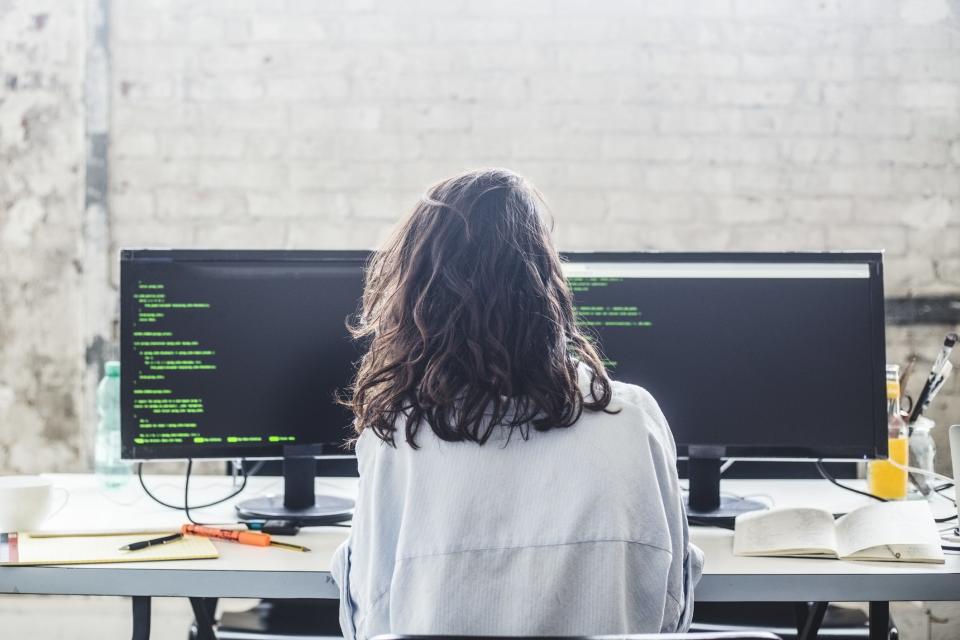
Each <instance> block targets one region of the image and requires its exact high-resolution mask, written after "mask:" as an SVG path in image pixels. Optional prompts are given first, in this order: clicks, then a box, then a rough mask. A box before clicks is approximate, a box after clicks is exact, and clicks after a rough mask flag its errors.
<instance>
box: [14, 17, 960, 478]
mask: <svg viewBox="0 0 960 640" xmlns="http://www.w3.org/2000/svg"><path fill="white" fill-rule="evenodd" d="M47 5H49V6H50V7H52V9H51V10H50V11H49V16H48V18H46V19H45V21H44V20H41V19H40V18H36V17H35V16H36V15H39V14H42V13H43V10H42V9H36V7H41V8H42V7H44V6H47ZM0 6H2V7H3V9H0V15H2V16H3V21H4V22H3V24H4V27H3V29H4V33H5V35H6V36H7V37H6V38H5V41H4V42H5V44H4V46H5V47H6V49H5V55H4V57H3V63H2V64H3V65H4V74H5V78H7V86H6V87H5V89H4V91H5V96H10V98H9V99H8V100H7V102H5V103H4V105H3V113H4V117H3V121H2V123H0V124H2V131H3V145H4V146H3V151H2V152H3V154H4V157H9V158H14V159H13V160H12V162H14V163H15V166H14V170H13V172H12V173H11V174H10V175H11V176H13V177H12V178H9V179H7V180H6V181H5V182H4V184H3V186H2V187H0V188H2V189H4V190H5V191H0V196H2V198H3V204H4V207H3V216H4V218H3V232H2V238H3V240H2V241H3V242H4V257H3V259H2V260H3V264H4V265H5V269H6V271H5V272H4V273H3V276H2V278H0V287H2V288H0V291H2V292H3V293H4V296H5V299H4V303H5V304H4V311H3V314H4V315H3V318H4V320H5V322H4V326H5V327H9V328H5V329H4V331H5V333H4V336H3V339H2V340H3V341H2V343H0V350H2V351H0V353H3V354H4V359H3V364H0V367H3V369H2V371H4V372H5V373H4V377H3V378H2V379H0V415H7V414H3V413H2V412H3V411H7V412H8V414H9V412H11V411H13V412H15V413H14V414H12V415H15V417H16V420H14V422H15V421H17V420H20V421H22V420H23V418H21V417H19V416H21V414H24V413H26V414H29V415H30V416H32V417H31V418H30V420H32V421H33V422H28V424H31V425H33V427H32V429H34V430H35V431H38V432H40V433H43V432H44V430H47V429H54V430H58V429H62V430H63V431H64V433H72V432H73V430H75V428H76V421H77V420H78V418H76V417H75V416H76V415H79V414H78V413H77V412H76V411H75V408H74V409H69V410H68V409H66V408H64V409H62V410H58V412H57V414H56V415H55V416H52V415H46V414H45V413H44V412H49V409H46V408H40V405H41V402H40V397H39V396H38V394H39V393H40V390H41V389H43V390H45V391H43V393H52V394H53V395H54V396H56V397H57V398H71V400H70V402H77V398H76V397H75V394H74V391H73V390H72V387H71V384H72V382H71V380H72V378H71V376H72V375H73V374H72V373H71V372H72V369H71V367H75V366H77V364H76V363H77V361H78V357H79V356H78V354H80V353H82V349H83V346H84V345H77V344H75V342H73V337H72V336H74V335H75V332H74V327H73V325H72V323H74V320H73V319H72V317H71V316H70V314H69V313H67V314H63V313H61V314H52V313H45V309H47V307H45V306H43V304H39V303H38V304H35V305H34V306H33V307H32V308H30V309H29V310H28V309H26V308H22V305H21V304H20V302H19V301H20V298H19V297H18V296H21V295H26V294H24V293H21V288H20V287H19V284H20V283H23V284H24V285H25V286H26V289H24V290H32V289H37V288H39V287H40V285H37V284H35V282H36V280H37V279H38V278H41V277H42V278H43V282H44V283H46V284H44V285H43V286H44V287H49V288H50V292H49V293H47V294H45V295H47V297H48V302H49V304H50V305H53V304H59V305H63V304H64V303H65V302H68V301H70V300H71V296H75V295H78V293H77V292H76V291H75V289H73V288H71V287H70V283H71V282H72V280H71V278H72V277H73V275H72V274H71V272H70V264H71V255H72V252H73V251H74V250H75V247H74V245H73V244H71V242H72V240H71V238H73V237H75V234H74V231H75V228H76V224H77V220H78V217H79V213H78V211H77V210H76V201H77V188H78V182H77V177H76V174H75V173H73V171H76V170H77V168H76V166H75V164H76V159H77V158H78V157H79V156H78V153H79V150H78V149H77V146H76V145H77V138H76V134H77V130H78V127H79V126H80V125H79V122H80V118H81V116H82V107H81V106H80V105H79V104H78V99H79V95H80V94H79V92H78V91H77V82H78V79H79V77H80V76H79V75H78V73H79V71H80V70H79V69H78V68H77V65H76V60H77V58H78V57H79V55H78V54H79V53H80V50H79V49H77V44H78V43H77V40H76V35H77V33H78V32H77V25H78V23H79V22H81V21H82V18H83V17H82V15H78V14H77V11H76V9H75V8H73V5H72V4H71V3H67V2H64V1H60V2H56V1H54V0H48V1H47V2H45V3H35V2H25V1H22V0H21V1H13V0H8V1H7V2H6V3H4V4H2V5H0ZM41 22H42V23H44V24H45V25H46V26H45V27H44V28H38V27H37V25H38V24H40V23H41ZM958 25H960V16H958V7H957V4H956V2H950V1H948V0H902V1H901V0H799V1H798V0H777V1H771V0H763V1H761V0H742V1H741V0H697V1H693V0H685V1H682V2H658V1H654V0H631V1H627V0H608V1H606V2H599V3H598V2H585V1H583V0H526V1H525V2H522V3H507V2H501V1H497V2H494V1H491V0H488V1H486V2H468V1H467V0H416V1H406V2H403V3H394V2H388V1H387V0H332V1H330V2H313V1H310V0H282V1H278V0H271V1H269V2H267V1H261V0H206V1H204V2H192V1H187V0H125V1H123V2H113V3H112V20H111V49H112V52H111V67H112V74H113V79H112V95H111V140H112V143H111V147H110V150H109V160H110V170H111V185H110V215H111V221H110V234H111V243H112V246H113V248H114V249H116V248H119V247H122V246H151V245H158V246H181V247H191V246H214V247H251V248H256V247H279V248H283V247H290V248H294V247H298V248H302V247H315V248H325V247H369V246H374V245H376V244H377V243H378V242H379V241H380V240H381V239H382V238H383V237H384V236H385V234H386V233H387V232H388V230H389V228H390V226H391V225H392V224H393V222H394V221H395V220H396V219H397V218H398V217H399V216H400V215H402V214H403V213H404V212H406V211H407V210H409V208H410V207H411V206H412V204H413V203H414V201H415V200H416V198H417V197H418V196H419V194H421V193H422V191H423V190H424V188H425V187H426V186H427V185H428V184H430V183H431V182H433V181H435V180H437V179H440V178H443V177H445V176H448V175H450V174H452V173H454V172H457V171H460V170H462V169H466V168H470V167H476V166H480V165H505V166H508V167H511V168H513V169H515V170H517V171H519V172H521V173H523V174H526V175H528V176H529V177H530V178H531V179H532V180H533V181H534V182H535V183H536V184H537V185H538V186H539V187H540V188H541V190H542V191H543V192H544V193H545V194H546V195H547V198H548V200H549V201H550V203H551V205H552V208H553V211H554V215H555V218H556V221H557V227H556V228H557V231H556V234H557V239H558V242H559V244H560V245H561V247H562V248H565V249H621V250H629V249H667V250H794V249H796V250H803V249H865V248H870V249H874V248H878V249H884V250H886V252H887V259H886V272H887V290H888V293H890V294H893V295H898V296H902V295H913V294H917V295H923V294H956V293H957V292H958V291H960V257H958V256H960V246H958V245H960V171H958V169H960V64H958V62H957V60H960V29H958ZM56 29H61V30H63V31H55V30H56ZM54 33H55V34H57V35H58V36H59V37H53V35H52V34H54ZM17 47H19V48H20V49H21V52H20V53H19V54H16V55H13V56H11V55H9V52H10V51H16V50H17V49H16V48H17ZM11 76H17V78H18V80H17V82H19V83H20V86H19V87H16V88H15V90H12V89H11V88H10V87H9V83H10V82H11V81H10V80H9V78H10V77H11ZM28 85H29V87H28ZM41 113H42V114H45V115H42V116H41V115H40V114H41ZM31 114H33V115H31ZM24 115H26V116H27V118H26V120H25V121H26V122H30V124H31V128H30V131H31V132H32V135H29V136H27V135H26V134H24V135H23V136H22V138H23V139H22V140H19V141H11V138H10V136H11V135H15V133H16V131H17V128H18V127H19V126H20V125H19V124H18V123H19V122H20V120H21V118H22V116H24ZM31 118H32V119H31ZM41 133H42V135H41ZM30 158H33V160H30ZM28 163H32V164H28ZM50 194H53V196H52V197H51V195H50ZM40 226H42V228H43V229H44V232H43V234H37V233H36V232H35V230H36V229H37V228H39V227H40ZM71 234H74V235H71ZM25 247H29V250H28V249H26V248H25ZM12 256H18V258H13V257H12ZM38 274H39V275H38ZM102 286H103V287H104V288H106V289H108V293H109V292H110V291H109V290H110V289H115V287H116V270H115V269H114V271H113V273H112V276H111V278H110V280H109V281H108V282H104V283H102ZM64 308H69V305H66V307H64ZM34 317H39V318H41V322H40V324H39V325H38V324H36V323H35V322H33V318H34ZM44 323H47V324H50V325H51V327H50V329H49V330H48V331H49V333H50V335H51V336H53V338H54V339H52V340H48V339H40V338H38V337H36V335H37V334H36V328H37V327H38V326H40V327H44V326H45V325H44ZM53 324H56V327H53V326H52V325H53ZM28 328H29V330H28ZM948 329H949V327H925V328H924V327H914V328H910V329H904V330H900V329H892V330H891V331H890V352H891V360H902V359H904V358H906V357H907V355H909V354H910V353H913V352H916V353H918V354H920V355H921V356H922V357H923V358H929V357H930V355H932V353H933V351H934V349H935V345H936V344H937V342H938V341H939V340H940V339H941V337H942V334H943V333H944V332H945V331H946V330H948ZM44 335H45V334H44ZM104 338H105V339H107V340H111V339H114V336H104ZM32 340H33V341H36V347H35V350H37V351H38V352H39V355H38V354H34V353H33V352H32V351H30V349H34V347H28V346H24V345H26V344H30V343H31V342H30V341H32ZM46 351H54V353H49V354H48V353H46ZM48 361H49V362H50V363H52V364H51V365H50V367H49V371H47V372H46V373H44V372H39V373H27V372H32V371H33V370H34V368H35V367H36V366H37V365H36V363H37V362H48ZM922 363H923V361H921V364H922ZM45 371H46V370H45ZM31 380H33V381H31ZM31 389H32V391H31ZM81 401H82V402H84V403H89V402H90V399H89V398H85V399H82V400H81ZM61 402H66V401H65V400H63V401H61ZM958 402H960V376H958V380H955V381H953V382H952V383H951V385H950V388H949V389H948V390H947V391H946V392H945V394H944V396H942V406H938V407H936V408H935V410H934V417H936V418H937V420H938V421H939V422H948V421H951V419H952V420H953V421H957V420H958V419H960V415H958V413H957V411H958V409H957V407H958ZM43 404H44V406H45V407H49V406H50V403H49V402H44V403H43ZM3 407H7V408H6V409H3ZM71 411H72V413H71ZM10 423H11V421H10V419H9V418H8V419H7V420H6V422H5V423H4V424H10ZM51 425H54V426H51ZM53 435H54V436H57V437H51V438H50V439H49V442H51V443H62V442H64V439H63V438H61V437H59V435H60V434H59V432H56V433H54V434H53ZM38 437H43V436H38ZM12 440H13V438H11V437H10V436H7V437H6V438H0V453H2V452H4V451H6V450H5V449H3V447H8V448H9V447H10V446H11V441H12ZM46 441H47V440H44V442H46ZM67 441H69V438H67ZM944 444H945V443H944ZM51 446H52V447H53V448H54V449H55V448H56V447H57V446H65V445H62V444H55V445H51ZM54 457H55V460H56V461H57V462H56V463H55V465H54V466H57V465H59V466H61V467H63V468H82V467H84V465H86V464H87V463H88V460H87V459H86V458H84V457H83V455H82V452H81V451H80V450H79V449H77V447H73V448H72V449H70V450H65V452H64V453H63V455H62V456H60V454H56V455H55V456H54ZM0 461H2V458H0ZM6 464H7V466H11V467H12V468H21V467H23V468H26V467H29V466H37V465H38V464H39V463H36V462H35V461H32V460H30V459H24V458H22V457H18V458H17V460H16V461H14V462H9V458H8V462H7V463H6ZM44 464H46V463H45V462H44ZM0 465H2V462H0ZM47 466H49V465H47ZM44 468H46V467H44Z"/></svg>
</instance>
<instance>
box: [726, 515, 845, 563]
mask: <svg viewBox="0 0 960 640" xmlns="http://www.w3.org/2000/svg"><path fill="white" fill-rule="evenodd" d="M733 553H734V555H738V556H762V555H765V556H775V555H827V556H836V555H837V539H836V533H835V531H834V524H833V514H831V513H830V512H829V511H824V510H822V509H770V510H769V511H754V512H751V513H745V514H743V515H740V516H737V521H736V529H735V531H734V536H733Z"/></svg>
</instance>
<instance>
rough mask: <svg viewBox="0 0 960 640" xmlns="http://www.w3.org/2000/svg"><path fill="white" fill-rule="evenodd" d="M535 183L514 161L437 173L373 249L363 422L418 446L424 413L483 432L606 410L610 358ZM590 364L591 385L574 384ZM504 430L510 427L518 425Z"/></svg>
mask: <svg viewBox="0 0 960 640" xmlns="http://www.w3.org/2000/svg"><path fill="white" fill-rule="evenodd" d="M547 215H548V212H547V209H546V204H545V202H544V200H543V198H542V197H541V196H540V194H539V192H538V191H537V190H536V189H535V188H534V187H533V186H532V185H530V184H529V183H528V182H527V181H526V180H524V179H523V178H522V177H520V176H518V175H517V174H515V173H513V172H511V171H508V170H505V169H485V170H479V171H471V172H468V173H464V174H462V175H458V176H454V177H453V178H450V179H448V180H444V181H443V182H440V183H438V184H436V185H434V186H433V187H432V188H431V189H430V190H429V191H428V193H427V195H426V196H425V197H424V198H422V199H421V200H420V201H419V202H418V203H417V205H416V207H415V208H414V210H413V212H412V213H411V214H410V215H409V216H408V217H407V218H406V219H405V220H404V221H402V222H401V223H400V224H399V226H398V227H397V228H396V230H395V231H394V233H393V235H392V237H391V238H390V239H389V240H388V241H387V243H386V245H385V246H384V247H383V248H381V249H380V250H379V251H377V252H376V253H375V254H374V255H373V257H372V258H371V262H370V264H369V265H368V268H367V273H366V287H365V289H364V295H363V307H362V310H361V313H360V316H359V318H358V320H357V321H356V322H355V324H354V325H353V326H352V327H351V330H352V332H353V334H354V337H355V338H358V339H364V340H368V341H369V349H368V351H367V352H366V354H365V355H364V357H363V359H362V360H361V362H360V367H359V371H358V373H357V377H356V380H355V381H354V384H353V386H352V387H351V390H350V391H351V396H350V398H349V399H348V400H346V401H345V404H347V406H349V407H350V408H351V409H352V410H353V413H354V415H355V423H354V427H355V429H356V432H357V434H360V433H362V432H363V431H364V430H366V429H372V430H373V432H374V433H375V434H376V435H377V436H378V437H380V438H381V439H382V440H384V441H386V442H388V443H390V444H392V445H394V446H395V445H396V443H395V441H394V434H395V432H396V431H397V429H398V428H400V427H401V425H402V428H403V429H404V434H405V439H406V441H407V443H409V444H410V445H411V446H412V447H414V448H416V447H417V444H416V434H417V431H418V429H419V428H420V426H421V425H422V424H423V423H426V424H427V425H429V426H430V428H431V429H432V430H433V432H434V433H436V435H437V436H438V437H440V438H441V439H443V440H447V441H463V440H467V441H472V442H476V443H478V444H483V443H485V442H486V441H487V440H488V439H489V438H490V435H491V434H492V433H493V431H494V429H496V428H498V427H500V426H505V427H508V428H509V430H510V431H509V434H512V433H513V432H514V430H519V432H520V434H521V436H522V437H523V438H525V439H526V438H527V437H528V436H529V427H530V426H532V427H533V428H534V429H536V430H538V431H547V430H549V429H553V428H559V427H568V426H570V425H572V424H573V423H574V422H576V421H577V419H578V418H579V417H580V415H581V413H582V412H583V410H584V409H589V410H593V411H599V410H606V408H607V405H609V403H610V398H611V388H610V381H609V379H608V377H607V374H606V371H605V369H604V366H603V362H602V360H601V359H600V357H599V356H598V354H597V351H596V350H595V349H594V347H593V346H592V345H591V343H590V342H589V341H588V340H587V339H586V338H585V337H584V336H583V335H582V334H581V333H580V331H579V330H578V328H577V325H576V323H575V321H574V309H573V302H572V296H571V293H570V289H569V288H568V286H567V283H566V280H565V279H564V277H563V274H562V273H561V267H560V256H559V254H558V253H557V250H556V249H555V247H554V245H553V242H552V240H551V238H550V229H549V227H548V225H547V219H546V217H547ZM579 366H584V367H586V369H588V370H589V375H590V387H589V388H590V393H589V394H588V398H585V397H584V394H582V393H581V390H580V387H579V385H578V367H579ZM509 434H508V435H509Z"/></svg>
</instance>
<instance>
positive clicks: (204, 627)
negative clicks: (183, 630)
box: [190, 598, 217, 640]
mask: <svg viewBox="0 0 960 640" xmlns="http://www.w3.org/2000/svg"><path fill="white" fill-rule="evenodd" d="M208 600H212V601H213V610H211V608H210V607H209V606H208V602H207V601H208ZM190 606H191V607H193V617H194V618H195V619H196V621H197V640H217V636H216V634H215V633H214V632H213V617H214V615H215V614H214V611H215V610H216V606H217V600H216V598H190Z"/></svg>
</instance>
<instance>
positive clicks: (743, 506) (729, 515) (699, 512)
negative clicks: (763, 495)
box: [687, 496, 767, 526]
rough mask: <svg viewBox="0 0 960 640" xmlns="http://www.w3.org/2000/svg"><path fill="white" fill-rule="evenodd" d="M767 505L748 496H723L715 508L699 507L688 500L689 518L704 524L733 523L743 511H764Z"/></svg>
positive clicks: (719, 524)
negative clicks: (693, 505) (691, 504)
mask: <svg viewBox="0 0 960 640" xmlns="http://www.w3.org/2000/svg"><path fill="white" fill-rule="evenodd" d="M764 509H767V505H765V504H763V503H762V502H757V501H756V500H749V499H747V498H734V497H726V496H721V498H720V505H719V506H718V507H716V508H713V509H697V508H695V507H692V506H690V503H689V501H688V502H687V518H688V519H689V520H692V521H695V522H691V524H703V525H718V526H721V525H732V524H733V521H734V520H735V519H736V517H737V516H739V515H740V514H742V513H749V512H751V511H762V510H764Z"/></svg>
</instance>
